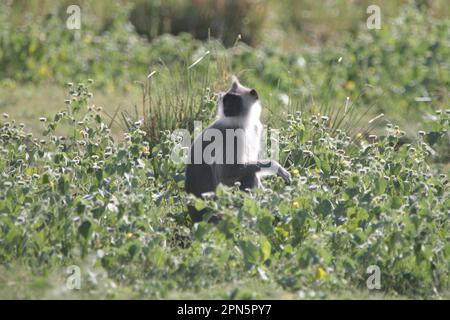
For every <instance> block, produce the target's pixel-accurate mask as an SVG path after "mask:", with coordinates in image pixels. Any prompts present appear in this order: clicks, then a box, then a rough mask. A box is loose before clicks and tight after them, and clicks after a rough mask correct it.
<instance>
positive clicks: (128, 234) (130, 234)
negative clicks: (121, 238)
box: [127, 232, 133, 240]
mask: <svg viewBox="0 0 450 320" xmlns="http://www.w3.org/2000/svg"><path fill="white" fill-rule="evenodd" d="M131 238H133V234H132V233H131V232H128V233H127V239H128V240H130V239H131Z"/></svg>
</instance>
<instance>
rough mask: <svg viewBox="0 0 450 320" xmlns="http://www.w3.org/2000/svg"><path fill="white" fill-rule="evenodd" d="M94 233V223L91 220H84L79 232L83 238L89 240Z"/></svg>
mask: <svg viewBox="0 0 450 320" xmlns="http://www.w3.org/2000/svg"><path fill="white" fill-rule="evenodd" d="M91 231H92V223H91V222H90V221H89V220H84V221H83V222H82V223H81V225H80V226H79V227H78V232H79V233H80V234H81V235H82V236H83V238H85V239H88V237H89V236H90V234H91Z"/></svg>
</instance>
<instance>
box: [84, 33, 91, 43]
mask: <svg viewBox="0 0 450 320" xmlns="http://www.w3.org/2000/svg"><path fill="white" fill-rule="evenodd" d="M83 41H84V43H86V44H90V43H91V42H92V36H91V35H89V34H88V35H87V36H86V37H84V39H83Z"/></svg>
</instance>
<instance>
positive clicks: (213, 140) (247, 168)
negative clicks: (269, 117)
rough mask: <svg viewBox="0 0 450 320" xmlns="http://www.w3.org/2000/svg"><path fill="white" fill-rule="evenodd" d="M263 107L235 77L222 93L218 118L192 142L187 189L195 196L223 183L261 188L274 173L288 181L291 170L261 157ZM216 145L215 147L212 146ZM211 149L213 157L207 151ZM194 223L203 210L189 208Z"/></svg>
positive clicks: (187, 167)
mask: <svg viewBox="0 0 450 320" xmlns="http://www.w3.org/2000/svg"><path fill="white" fill-rule="evenodd" d="M261 112H262V106H261V103H260V101H259V97H258V93H257V92H256V90H255V89H250V88H247V87H245V86H243V85H241V83H240V82H239V80H238V79H237V78H236V77H233V80H232V84H231V88H230V89H229V90H228V91H227V92H225V93H222V94H220V96H219V99H218V112H217V119H216V120H215V121H214V122H213V123H212V124H211V125H210V126H208V127H207V128H206V129H204V130H203V131H202V132H201V134H199V135H198V136H197V137H196V138H195V139H194V142H193V143H192V145H191V148H190V150H189V154H188V163H187V164H186V170H185V174H186V180H185V189H186V192H187V193H190V194H193V195H195V196H196V197H202V196H205V195H207V194H209V195H211V194H215V191H216V188H217V186H218V185H219V184H220V183H221V184H224V185H227V186H233V185H235V184H236V182H239V183H240V187H239V188H240V189H241V190H244V191H246V190H249V189H252V188H262V184H261V177H262V176H266V175H274V174H276V175H277V176H279V177H281V178H282V179H283V180H284V181H285V183H286V184H290V183H291V175H290V173H289V172H288V171H287V170H286V169H285V168H283V167H282V166H281V165H280V164H279V163H278V162H277V161H275V160H271V159H270V160H260V159H258V155H259V152H260V149H261V143H262V132H263V125H262V123H261V120H260V117H261ZM212 146H215V148H211V147H212ZM208 149H209V150H211V149H212V150H211V156H208V154H207V152H205V151H208ZM189 212H190V216H191V219H192V221H193V222H198V221H201V220H202V219H203V217H202V216H203V213H204V210H202V211H200V212H199V211H197V210H195V209H194V208H192V207H190V208H189Z"/></svg>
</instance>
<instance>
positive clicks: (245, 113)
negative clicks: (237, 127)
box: [219, 77, 261, 119]
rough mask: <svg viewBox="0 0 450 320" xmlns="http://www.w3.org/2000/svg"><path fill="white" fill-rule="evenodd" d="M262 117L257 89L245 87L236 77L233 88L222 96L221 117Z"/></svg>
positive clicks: (220, 104) (220, 102) (220, 101)
mask: <svg viewBox="0 0 450 320" xmlns="http://www.w3.org/2000/svg"><path fill="white" fill-rule="evenodd" d="M260 115H261V104H260V102H259V97H258V93H257V92H256V90H255V89H250V88H247V87H244V86H243V85H241V84H240V83H239V80H238V79H237V78H236V77H234V78H233V82H232V84H231V88H230V89H229V90H228V91H227V92H225V93H224V94H222V95H221V97H220V100H219V117H221V118H222V117H227V118H229V117H242V118H246V117H251V118H254V117H256V118H257V119H259V117H260Z"/></svg>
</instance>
